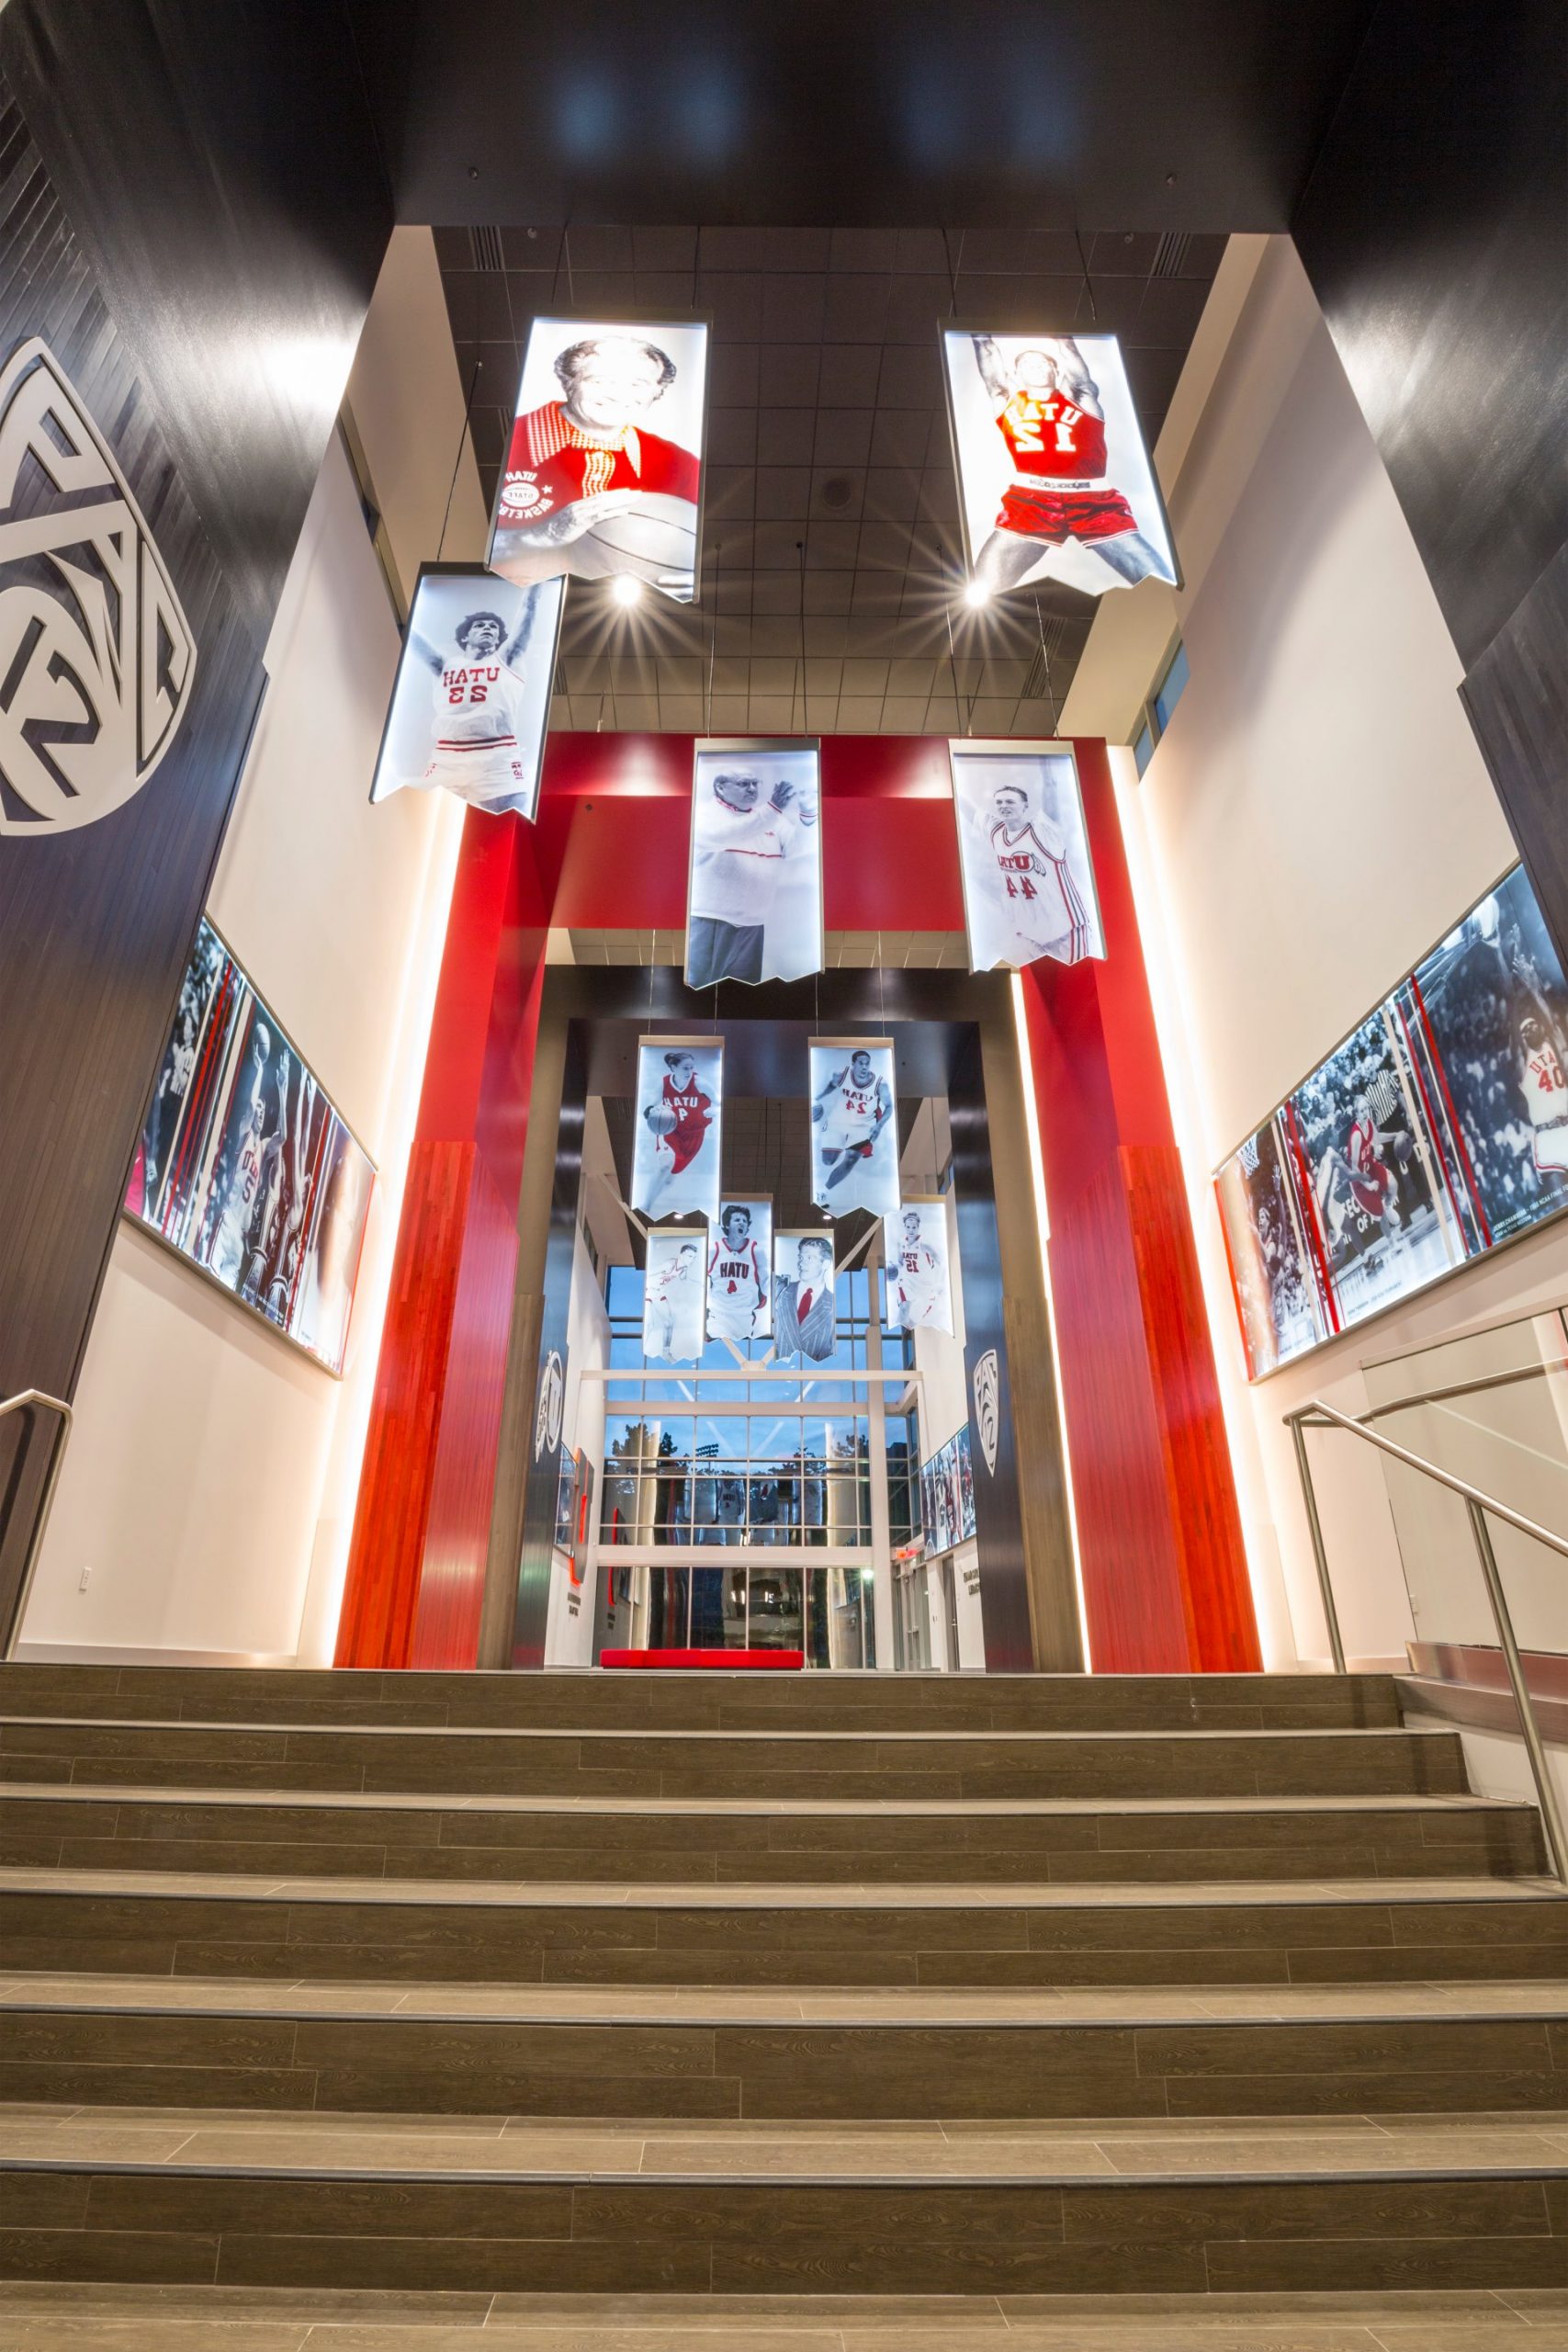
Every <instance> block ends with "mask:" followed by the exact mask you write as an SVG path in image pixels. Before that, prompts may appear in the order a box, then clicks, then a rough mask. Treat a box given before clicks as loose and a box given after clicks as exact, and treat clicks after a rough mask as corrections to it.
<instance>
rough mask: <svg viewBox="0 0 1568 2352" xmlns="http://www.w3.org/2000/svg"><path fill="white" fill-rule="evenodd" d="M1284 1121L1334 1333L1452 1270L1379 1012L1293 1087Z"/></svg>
mask: <svg viewBox="0 0 1568 2352" xmlns="http://www.w3.org/2000/svg"><path fill="white" fill-rule="evenodd" d="M1284 1119H1285V1125H1286V1128H1287V1132H1288V1135H1289V1138H1290V1141H1291V1143H1292V1147H1293V1148H1295V1149H1296V1150H1297V1151H1299V1152H1300V1154H1301V1156H1302V1161H1303V1166H1304V1170H1305V1176H1306V1182H1307V1184H1308V1186H1309V1188H1310V1191H1309V1198H1308V1200H1307V1202H1306V1204H1305V1209H1306V1213H1307V1214H1308V1215H1310V1216H1312V1217H1313V1218H1314V1221H1315V1224H1316V1227H1317V1232H1318V1236H1319V1240H1320V1245H1321V1247H1322V1249H1323V1252H1324V1255H1325V1260H1326V1262H1327V1267H1328V1278H1329V1282H1330V1283H1331V1285H1332V1288H1333V1294H1334V1306H1335V1307H1336V1309H1337V1313H1338V1317H1339V1322H1340V1324H1341V1326H1345V1325H1348V1324H1351V1323H1357V1322H1359V1321H1360V1319H1361V1317H1363V1316H1366V1315H1371V1314H1373V1313H1375V1312H1376V1310H1377V1309H1378V1308H1379V1307H1380V1306H1387V1305H1388V1304H1389V1302H1390V1300H1392V1299H1395V1298H1400V1297H1403V1296H1404V1293H1405V1292H1406V1291H1412V1290H1416V1289H1418V1288H1419V1287H1420V1285H1421V1284H1422V1283H1427V1282H1430V1281H1431V1280H1432V1279H1433V1277H1434V1276H1435V1275H1438V1274H1440V1273H1442V1272H1444V1271H1445V1270H1446V1269H1447V1268H1448V1267H1449V1266H1450V1265H1457V1264H1458V1263H1459V1261H1461V1258H1462V1257H1463V1256H1464V1241H1463V1238H1462V1235H1461V1230H1460V1227H1459V1225H1458V1222H1457V1220H1456V1218H1455V1216H1454V1214H1453V1212H1452V1210H1451V1208H1450V1206H1449V1204H1448V1201H1447V1198H1446V1195H1445V1193H1444V1188H1443V1178H1442V1175H1441V1171H1440V1169H1439V1166H1438V1159H1437V1154H1436V1152H1435V1150H1434V1148H1433V1146H1432V1143H1431V1140H1430V1138H1429V1137H1428V1136H1427V1132H1426V1130H1425V1128H1424V1126H1423V1125H1421V1124H1420V1121H1419V1119H1418V1117H1417V1114H1416V1108H1415V1105H1414V1102H1413V1098H1412V1094H1411V1091H1410V1089H1409V1087H1408V1085H1407V1083H1406V1076H1405V1070H1404V1064H1403V1062H1402V1060H1401V1059H1400V1057H1399V1056H1398V1055H1397V1053H1396V1051H1395V1046H1394V1041H1393V1035H1392V1032H1391V1030H1390V1026H1389V1022H1388V1018H1387V1015H1386V1012H1384V1011H1383V1010H1382V1008H1380V1009H1379V1011H1378V1012H1374V1013H1373V1014H1372V1015H1371V1018H1370V1019H1369V1020H1366V1021H1363V1022H1362V1023H1361V1025H1360V1027H1359V1029H1358V1030H1357V1031H1356V1033H1355V1035H1353V1036H1351V1037H1348V1038H1347V1039H1346V1041H1345V1043H1344V1045H1342V1046H1340V1047H1339V1048H1338V1050H1337V1052H1336V1053H1333V1054H1331V1055H1330V1056H1329V1057H1328V1059H1327V1060H1326V1061H1325V1062H1324V1063H1323V1064H1322V1065H1321V1066H1320V1067H1319V1068H1318V1069H1315V1070H1314V1072H1313V1075H1312V1076H1311V1078H1309V1079H1308V1080H1306V1081H1305V1083H1304V1084H1303V1085H1302V1086H1299V1087H1298V1088H1297V1089H1296V1091H1295V1092H1294V1093H1293V1094H1292V1097H1291V1099H1290V1101H1289V1103H1287V1104H1286V1105H1285V1111H1284Z"/></svg>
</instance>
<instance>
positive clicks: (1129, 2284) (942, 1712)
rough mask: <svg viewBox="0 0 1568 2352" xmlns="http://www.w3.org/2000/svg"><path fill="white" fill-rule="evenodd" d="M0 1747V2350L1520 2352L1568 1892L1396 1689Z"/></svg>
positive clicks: (158, 1724) (1555, 2083) (819, 1705)
mask: <svg viewBox="0 0 1568 2352" xmlns="http://www.w3.org/2000/svg"><path fill="white" fill-rule="evenodd" d="M0 1716H3V1718H4V1721H3V1724H0V1778H3V1780H4V1782H5V1789H4V1804H3V1826H4V1844H3V1849H0V1852H3V1861H4V1868H3V1870H0V2096H3V2098H4V2099H5V2101H6V2102H7V2105H6V2109H5V2110H4V2114H3V2131H4V2143H5V2156H6V2165H7V2169H6V2173H5V2175H4V2177H3V2178H0V2191H3V2195H0V2267H3V2270H4V2275H5V2278H6V2282H7V2283H6V2285H5V2286H3V2287H0V2346H23V2345H26V2346H28V2347H41V2346H53V2345H55V2344H57V2343H58V2344H59V2345H61V2346H64V2345H65V2344H66V2343H70V2344H72V2345H73V2346H85V2345H87V2344H89V2343H98V2342H102V2343H103V2344H105V2345H107V2344H110V2343H113V2344H114V2345H116V2346H134V2345H137V2344H141V2343H146V2344H148V2345H150V2346H164V2345H167V2346H176V2345H179V2344H183V2343H186V2342H187V2341H188V2342H189V2343H191V2344H192V2345H195V2344H197V2342H198V2341H199V2343H200V2344H201V2345H203V2346H205V2345H207V2344H208V2343H209V2340H210V2341H212V2342H219V2341H221V2342H222V2343H225V2344H227V2343H229V2342H230V2341H231V2338H230V2336H229V2335H227V2334H223V2333H221V2328H222V2327H223V2326H224V2325H226V2324H233V2326H234V2328H235V2333H234V2335H233V2337H232V2341H233V2343H234V2345H235V2346H236V2347H239V2346H254V2347H257V2352H261V2348H262V2347H265V2352H273V2347H274V2346H277V2347H288V2346H302V2345H304V2344H305V2343H306V2342H307V2340H308V2341H309V2343H310V2346H311V2347H312V2352H315V2347H317V2346H327V2345H330V2344H334V2343H341V2344H342V2345H344V2346H349V2345H351V2344H352V2345H355V2346H365V2345H370V2344H375V2343H379V2342H383V2341H384V2342H387V2343H389V2344H398V2343H404V2342H406V2343H407V2344H409V2345H413V2344H414V2343H415V2342H416V2341H417V2342H423V2341H424V2340H425V2339H423V2337H419V2336H417V2335H410V2334H408V2333H407V2332H406V2331H407V2329H408V2328H410V2327H413V2326H416V2325H417V2324H418V2323H419V2322H420V2321H421V2320H422V2319H427V2320H428V2321H429V2324H430V2327H431V2330H432V2333H431V2334H430V2335H429V2337H428V2342H429V2344H430V2345H432V2346H434V2345H436V2344H439V2345H441V2346H448V2345H449V2344H451V2345H456V2344H457V2343H458V2342H460V2341H462V2340H465V2337H466V2335H468V2333H469V2332H471V2330H472V2329H474V2328H476V2327H478V2328H480V2329H481V2331H482V2339H483V2342H484V2344H485V2345H487V2346H489V2345H491V2343H494V2344H495V2345H497V2346H510V2345H513V2344H516V2345H517V2346H525V2345H535V2344H537V2345H540V2346H543V2345H545V2344H547V2343H548V2344H549V2345H551V2346H557V2345H568V2344H570V2346H573V2347H577V2346H589V2345H597V2344H599V2343H600V2342H603V2343H604V2344H605V2345H606V2346H608V2345H610V2344H612V2343H613V2344H615V2346H640V2345H642V2344H644V2343H647V2344H648V2345H650V2346H666V2345H675V2344H683V2343H686V2342H692V2343H694V2344H701V2345H704V2346H717V2345H720V2344H722V2345H723V2346H726V2347H727V2352H731V2347H742V2352H744V2347H747V2346H751V2345H752V2344H753V2343H755V2344H756V2345H758V2346H764V2347H775V2348H776V2352H788V2347H794V2346H797V2345H798V2346H809V2347H813V2352H820V2348H821V2347H828V2346H831V2347H835V2352H836V2347H838V2346H840V2345H842V2346H856V2345H860V2344H862V2343H864V2344H865V2345H866V2346H871V2345H872V2344H880V2345H883V2346H888V2347H891V2346H907V2345H924V2346H933V2347H935V2346H942V2347H950V2346H968V2345H970V2344H971V2343H973V2344H974V2345H976V2346H979V2345H982V2344H998V2343H999V2342H1000V2341H1004V2340H1005V2341H1007V2342H1008V2343H1017V2344H1019V2345H1020V2346H1027V2345H1031V2344H1037V2345H1040V2346H1046V2345H1050V2346H1058V2345H1059V2346H1068V2345H1072V2346H1086V2345H1093V2346H1112V2345H1114V2346H1123V2345H1125V2346H1160V2345H1163V2344H1165V2343H1167V2342H1170V2343H1173V2344H1174V2343H1177V2342H1179V2343H1182V2344H1186V2343H1189V2342H1191V2343H1199V2342H1201V2343H1204V2344H1208V2343H1210V2342H1211V2341H1212V2342H1213V2343H1215V2344H1219V2343H1220V2342H1222V2340H1223V2341H1224V2344H1225V2345H1226V2346H1240V2345H1247V2346H1250V2345H1252V2344H1254V2343H1259V2344H1268V2345H1269V2346H1273V2345H1275V2344H1276V2343H1286V2342H1288V2343H1289V2344H1290V2345H1291V2346H1296V2345H1298V2343H1299V2344H1300V2345H1302V2346H1307V2347H1308V2352H1316V2347H1317V2346H1319V2344H1320V2343H1321V2344H1322V2345H1323V2346H1328V2347H1329V2352H1340V2347H1342V2346H1372V2347H1375V2346H1385V2345H1388V2346H1392V2345H1401V2346H1409V2347H1411V2352H1416V2347H1420V2352H1427V2347H1440V2346H1444V2345H1446V2344H1449V2343H1452V2344H1453V2345H1454V2346H1459V2345H1460V2344H1461V2343H1463V2344H1465V2345H1470V2344H1471V2343H1472V2333H1467V2332H1465V2331H1467V2330H1469V2331H1473V2330H1474V2329H1475V2328H1477V2327H1484V2331H1485V2332H1484V2341H1485V2343H1486V2344H1488V2345H1493V2344H1495V2345H1497V2346H1504V2345H1506V2344H1511V2343H1513V2342H1514V2341H1515V2337H1516V2334H1517V2341H1518V2344H1519V2346H1520V2352H1525V2347H1526V2346H1529V2347H1531V2352H1540V2347H1541V2346H1543V2345H1545V2344H1547V2343H1548V2342H1549V2341H1551V2339H1552V2337H1553V2336H1554V2335H1555V2336H1557V2338H1558V2340H1559V2341H1568V2331H1562V2332H1561V2333H1560V2329H1559V2324H1560V2323H1562V2322H1564V2321H1568V2297H1565V2296H1564V2294H1563V2290H1564V2289H1565V2288H1568V2187H1565V2182H1564V2165H1565V2163H1568V2136H1565V2135H1568V2116H1565V2114H1564V2110H1565V2109H1568V2015H1565V2006H1568V2005H1565V2002H1564V1998H1563V1995H1564V1986H1563V1983H1562V1979H1563V1977H1564V1975H1565V1974H1568V1896H1565V1894H1564V1892H1563V1890H1562V1888H1561V1887H1560V1886H1558V1885H1557V1884H1556V1883H1554V1882H1553V1881H1551V1879H1549V1878H1548V1877H1547V1876H1546V1875H1545V1857H1544V1854H1543V1850H1542V1845H1541V1838H1540V1826H1539V1823H1538V1819H1537V1816H1536V1815H1535V1813H1534V1811H1533V1810H1532V1809H1531V1808H1530V1807H1529V1806H1527V1805H1524V1804H1515V1803H1506V1802H1499V1801H1496V1800H1494V1799H1490V1798H1484V1797H1481V1796H1477V1795H1475V1794H1472V1792H1470V1790H1469V1788H1468V1786H1467V1781H1466V1775H1465V1767H1464V1760H1463V1757H1462V1754H1461V1747H1460V1743H1459V1739H1458V1736H1457V1735H1455V1734H1453V1733H1451V1732H1449V1731H1446V1730H1428V1729H1413V1728H1407V1727H1405V1726H1404V1724H1402V1723H1401V1721H1400V1715H1399V1709H1398V1700H1397V1692H1396V1687H1395V1684H1394V1682H1393V1679H1390V1678H1388V1677H1384V1676H1375V1675H1374V1676H1368V1675H1361V1676H1355V1677H1349V1678H1345V1679H1335V1678H1332V1677H1327V1676H1321V1677H1320V1676H1272V1677H1268V1678H1263V1677H1247V1678H1242V1677H1234V1678H1233V1677H1226V1676H1210V1677H1193V1678H1187V1677H1168V1678H1166V1677H1160V1678H1153V1677H1151V1678H1139V1679H1132V1678H1102V1679H1066V1678H1062V1679H1055V1678H1022V1677H1020V1678H985V1677H955V1676H933V1677H909V1678H902V1677H900V1678H894V1677H890V1676H889V1677H880V1678H879V1677H876V1676H850V1677H838V1676H829V1675H825V1674H824V1675H818V1676H810V1677H802V1676H798V1675H777V1676H773V1675H761V1676H759V1675H754V1674H753V1675H746V1674H735V1675H704V1674H696V1675H688V1674H662V1673H644V1674H620V1675H577V1676H533V1677H528V1676H511V1675H427V1674H418V1673H407V1674H396V1673H386V1674H382V1673H362V1674H349V1673H337V1674H324V1673H320V1674H316V1673H305V1672H292V1671H289V1672H264V1671H255V1672H252V1671H219V1670H205V1669H186V1670H172V1669H171V1670H164V1669H159V1668H88V1667H72V1668H65V1667H51V1666H42V1665H40V1666H17V1665H12V1666H7V1667H5V1668H0ZM935 2299H945V2300H942V2301H937V2300H935ZM394 2306H395V2309H394ZM1249 2312H1264V2313H1266V2314H1273V2317H1272V2318H1271V2319H1270V2320H1269V2326H1270V2329H1271V2330H1272V2332H1270V2333H1268V2334H1266V2335H1247V2334H1245V2333H1242V2334H1237V2333H1236V2332H1235V2326H1236V2324H1239V2322H1235V2324H1232V2323H1233V2321H1235V2315H1236V2314H1238V2313H1239V2314H1244V2315H1245V2314H1247V2313H1249ZM1357 2312H1360V2313H1361V2314H1362V2316H1361V2317H1360V2318H1356V2317H1355V2316H1354V2314H1355V2313H1357ZM1369 2312H1370V2313H1371V2317H1367V2316H1366V2314H1367V2313H1369ZM1391 2312H1392V2313H1393V2319H1392V2321H1391V2320H1390V2319H1389V2317H1388V2315H1389V2313H1391ZM378 2313H379V2314H380V2319H379V2321H378V2318H377V2314H378ZM1282 2313H1291V2314H1293V2317H1292V2319H1291V2322H1290V2326H1291V2328H1292V2329H1294V2330H1295V2331H1296V2332H1284V2331H1285V2323H1284V2321H1283V2320H1282V2319H1281V2318H1280V2314H1282ZM1347 2313H1350V2314H1351V2317H1349V2318H1347V2317H1346V2314H1347ZM1314 2314H1316V2315H1317V2316H1319V2317H1323V2318H1324V2325H1325V2329H1327V2330H1328V2332H1326V2333H1324V2334H1322V2335H1321V2336H1320V2335H1317V2334H1312V2333H1310V2332H1309V2333H1303V2332H1301V2331H1302V2330H1303V2329H1305V2328H1307V2326H1308V2323H1309V2321H1310V2322H1311V2323H1312V2324H1313V2325H1315V2324H1316V2321H1315V2318H1314ZM1325 2314H1327V2315H1328V2316H1324V2315H1325ZM1478 2314H1479V2317H1478V2316H1477V2315H1478ZM1380 2315H1381V2316H1380ZM1330 2319H1332V2326H1330ZM1221 2321H1224V2323H1225V2325H1226V2327H1227V2328H1228V2329H1229V2333H1226V2334H1224V2335H1223V2337H1222V2335H1219V2334H1214V2335H1211V2334H1210V2333H1209V2324H1210V2323H1211V2322H1212V2323H1213V2324H1214V2326H1216V2327H1217V2326H1219V2324H1220V2323H1221ZM394 2322H395V2324H394ZM591 2322H592V2323H593V2325H602V2326H603V2328H604V2334H603V2335H599V2334H595V2333H593V2332H592V2326H591V2325H590V2323H591ZM1380 2326H1381V2328H1382V2333H1378V2332H1377V2329H1378V2327H1380ZM1391 2327H1392V2328H1393V2333H1390V2332H1389V2330H1390V2328H1391ZM1091 2328H1092V2329H1093V2330H1096V2331H1099V2332H1094V2333H1091V2332H1089V2331H1090V2330H1091ZM1363 2328H1364V2330H1365V2332H1364V2333H1363V2332H1362V2331H1363ZM95 2329H96V2330H98V2333H96V2334H95V2333H94V2330H95ZM1194 2329H1198V2330H1200V2333H1192V2330H1194ZM192 2330H195V2331H197V2332H196V2333H190V2331H192ZM649 2330H658V2331H660V2332H658V2333H647V2332H646V2331H649ZM1118 2330H1120V2331H1122V2332H1117V2331H1118ZM202 2331H206V2332H202ZM290 2331H292V2332H290ZM356 2331H357V2332H356ZM552 2331H553V2332H552ZM1107 2331H1109V2332H1107ZM1456 2331H1457V2332H1456ZM474 2340H475V2341H476V2342H477V2341H478V2339H477V2338H476V2339H474ZM1482 2340H1483V2339H1482V2336H1481V2335H1473V2341H1474V2342H1475V2343H1480V2342H1481V2341H1482Z"/></svg>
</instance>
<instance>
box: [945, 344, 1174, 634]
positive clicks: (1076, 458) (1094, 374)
mask: <svg viewBox="0 0 1568 2352" xmlns="http://www.w3.org/2000/svg"><path fill="white" fill-rule="evenodd" d="M942 363H943V375H944V379H945V381H946V386H947V398H948V415H949V418H950V421H951V424H952V427H953V462H954V465H955V466H956V468H957V472H958V504H959V513H960V515H962V517H963V523H964V546H965V550H966V553H967V557H968V562H969V571H970V575H971V577H972V578H973V579H975V580H976V581H977V582H981V583H982V584H983V585H984V586H985V587H986V588H987V589H988V590H990V592H991V593H992V594H1002V593H1004V592H1005V591H1006V590H1008V589H1010V588H1021V587H1025V586H1027V585H1028V584H1029V583H1030V582H1034V581H1039V580H1048V579H1049V580H1061V581H1065V582H1066V583H1067V584H1068V585H1069V586H1070V587H1073V588H1078V589H1081V590H1083V591H1084V593H1085V594H1088V595H1090V596H1100V595H1103V594H1105V592H1106V590H1107V589H1111V588H1131V587H1134V586H1135V585H1136V584H1137V582H1139V581H1140V580H1146V579H1150V578H1153V579H1156V580H1166V581H1169V582H1172V583H1173V584H1174V585H1177V586H1179V585H1180V579H1179V572H1178V570H1177V564H1176V558H1175V554H1174V552H1173V550H1172V548H1171V543H1170V530H1169V526H1168V523H1167V521H1166V515H1165V507H1164V504H1163V502H1162V501H1161V498H1160V494H1159V489H1158V485H1157V484H1156V481H1155V474H1154V468H1153V466H1152V465H1151V464H1150V462H1149V455H1148V451H1147V450H1146V448H1145V446H1144V435H1143V430H1142V427H1141V426H1140V424H1139V423H1138V416H1137V411H1136V409H1135V408H1134V403H1133V395H1132V390H1131V389H1130V387H1129V385H1128V382H1127V371H1126V368H1125V367H1124V366H1123V364H1122V351H1121V346H1120V345H1119V344H1118V343H1117V340H1116V337H1115V336H1114V335H1111V334H1085V335H1071V334H1035V335H1021V334H987V333H985V332H984V331H980V332H971V331H969V330H967V329H963V330H961V329H959V328H956V327H945V328H943V329H942Z"/></svg>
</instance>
